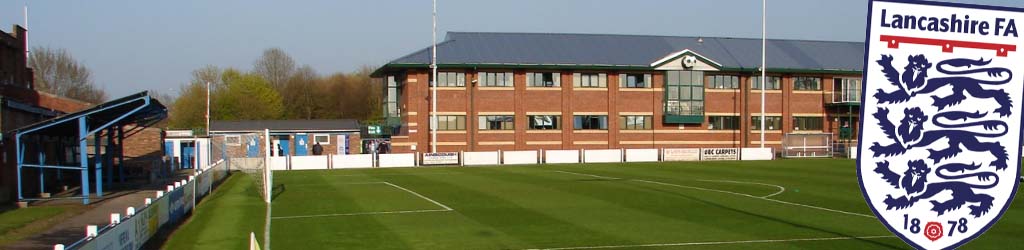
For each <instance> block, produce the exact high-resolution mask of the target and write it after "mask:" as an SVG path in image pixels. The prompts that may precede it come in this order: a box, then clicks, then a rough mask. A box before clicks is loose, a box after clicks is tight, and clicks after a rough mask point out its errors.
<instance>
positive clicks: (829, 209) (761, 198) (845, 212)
mask: <svg viewBox="0 0 1024 250" xmlns="http://www.w3.org/2000/svg"><path fill="white" fill-rule="evenodd" d="M555 172H559V173H566V174H574V175H581V176H589V177H594V178H603V179H609V180H630V181H635V182H643V183H649V184H656V185H663V186H670V187H678V188H688V189H696V190H701V191H708V192H718V193H724V194H731V195H738V196H743V197H749V198H754V199H760V200H766V201H771V202H776V203H782V204H786V205H792V206H800V207H806V208H812V209H818V210H822V211H829V212H834V213H840V214H846V215H853V216H860V217H865V218H872V219H874V218H875V216H872V215H867V214H861V213H854V212H847V211H842V210H836V209H831V208H824V207H818V206H811V205H807V204H800V203H795V202H788V201H781V200H776V199H772V198H768V197H771V196H772V195H774V194H772V195H769V196H756V195H749V194H744V193H737V192H731V191H725V190H718V189H713V188H702V187H694V186H686V185H679V184H672V183H665V182H658V181H650V180H643V179H623V178H616V177H608V176H601V175H592V174H584V173H577V172H569V171H555Z"/></svg>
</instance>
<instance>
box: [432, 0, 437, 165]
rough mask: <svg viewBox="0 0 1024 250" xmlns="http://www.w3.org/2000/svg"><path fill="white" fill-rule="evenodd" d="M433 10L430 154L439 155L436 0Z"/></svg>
mask: <svg viewBox="0 0 1024 250" xmlns="http://www.w3.org/2000/svg"><path fill="white" fill-rule="evenodd" d="M433 2H434V9H433V21H434V28H433V30H432V31H431V35H432V39H433V45H431V47H432V48H431V49H430V51H431V52H432V53H433V54H432V55H431V59H430V68H431V70H433V78H432V79H431V80H430V87H431V89H432V91H433V92H432V93H431V98H430V101H431V102H432V104H431V108H432V110H433V111H432V112H431V115H430V128H431V130H430V132H431V133H432V134H433V135H431V137H430V140H431V141H430V152H431V153H437V0H434V1H433Z"/></svg>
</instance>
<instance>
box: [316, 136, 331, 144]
mask: <svg viewBox="0 0 1024 250" xmlns="http://www.w3.org/2000/svg"><path fill="white" fill-rule="evenodd" d="M320 136H323V137H325V138H327V141H326V142H320V145H331V135H330V134H313V144H316V143H317V142H318V141H317V139H316V138H317V137H320Z"/></svg>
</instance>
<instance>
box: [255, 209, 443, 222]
mask: <svg viewBox="0 0 1024 250" xmlns="http://www.w3.org/2000/svg"><path fill="white" fill-rule="evenodd" d="M449 211H452V210H451V209H429V210H404V211H388V212H363V213H344V214H316V215H296V216H277V217H271V219H275V220H280V219H300V218H316V217H335V216H353V215H376V214H411V213H429V212H449Z"/></svg>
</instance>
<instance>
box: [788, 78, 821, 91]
mask: <svg viewBox="0 0 1024 250" xmlns="http://www.w3.org/2000/svg"><path fill="white" fill-rule="evenodd" d="M793 90H821V78H817V77H803V76H798V77H793Z"/></svg>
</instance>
